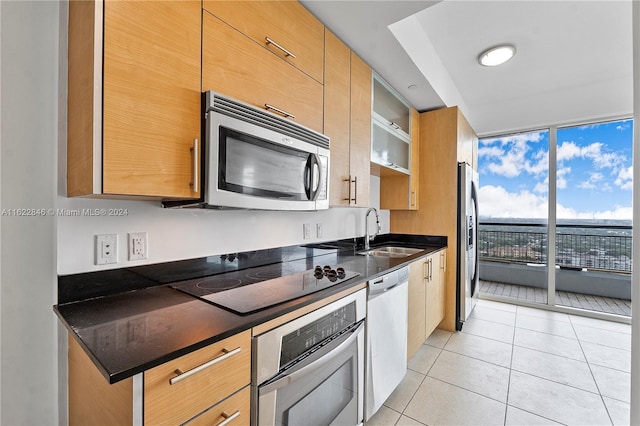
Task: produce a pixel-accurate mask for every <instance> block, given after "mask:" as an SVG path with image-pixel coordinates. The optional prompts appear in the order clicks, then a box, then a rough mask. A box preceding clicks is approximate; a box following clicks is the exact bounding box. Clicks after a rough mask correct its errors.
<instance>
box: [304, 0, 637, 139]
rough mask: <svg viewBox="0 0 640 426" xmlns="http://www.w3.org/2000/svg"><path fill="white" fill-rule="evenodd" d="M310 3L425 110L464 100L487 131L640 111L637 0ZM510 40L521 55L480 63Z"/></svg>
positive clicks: (478, 128)
mask: <svg viewBox="0 0 640 426" xmlns="http://www.w3.org/2000/svg"><path fill="white" fill-rule="evenodd" d="M301 2H302V3H303V4H304V5H305V7H307V9H309V10H310V11H311V12H312V13H313V14H314V15H316V16H317V17H318V19H320V20H321V21H322V22H323V23H324V24H325V25H326V26H327V27H328V28H329V29H330V30H331V31H333V32H334V33H335V34H336V35H337V36H338V37H340V38H341V39H342V40H343V41H344V42H345V43H346V44H348V45H349V46H350V47H351V49H352V50H354V51H355V52H356V53H358V54H359V55H360V56H361V57H362V58H363V59H364V60H365V61H366V62H368V63H369V65H371V67H372V68H374V69H375V70H376V71H378V73H379V74H381V75H382V76H383V77H384V78H385V79H386V80H387V81H388V82H389V83H390V84H391V85H392V86H393V87H395V88H396V89H397V90H398V91H399V92H400V93H401V94H402V95H403V96H404V97H405V98H406V99H407V100H408V101H409V102H410V103H411V104H412V105H414V106H415V107H416V108H417V109H418V110H420V111H425V110H429V109H434V108H439V107H442V106H445V105H446V106H452V105H458V106H459V107H460V108H461V110H462V111H463V113H464V114H465V116H466V117H467V119H468V120H469V122H470V123H471V125H472V126H473V127H474V129H475V130H476V132H477V133H478V134H480V135H488V134H496V133H503V132H509V131H515V130H529V129H536V128H539V127H541V126H545V125H550V124H568V123H575V122H582V121H590V120H598V119H607V118H616V117H621V116H629V115H631V113H632V95H633V94H632V84H633V82H632V79H633V63H632V21H631V1H630V0H603V1H575V0H572V1H569V0H562V1H560V0H556V1H539V0H538V1H527V0H511V1H485V0H466V1H465V0H445V1H442V2H437V1H349V0H342V1H323V0H302V1H301ZM500 43H510V44H513V45H515V46H516V49H517V50H518V51H517V54H516V56H515V57H514V58H513V59H512V60H511V61H509V62H507V63H506V64H504V65H502V66H499V67H495V68H487V67H483V66H481V65H479V64H478V62H477V57H478V55H479V54H480V52H481V51H483V50H485V49H486V48H489V47H492V46H495V45H497V44H500ZM415 84H417V85H418V88H415V89H409V88H408V87H409V86H410V85H415Z"/></svg>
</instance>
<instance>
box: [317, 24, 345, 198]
mask: <svg viewBox="0 0 640 426" xmlns="http://www.w3.org/2000/svg"><path fill="white" fill-rule="evenodd" d="M324 54H325V60H324V63H325V80H324V134H325V135H327V136H329V138H331V167H330V175H331V176H330V182H329V198H330V199H329V204H330V205H331V206H348V205H349V185H350V181H349V179H350V165H349V156H350V126H351V111H350V109H351V102H350V96H349V93H350V90H351V50H350V49H349V48H348V47H347V46H346V45H345V44H344V43H343V42H342V41H340V39H338V37H336V36H335V35H333V34H332V33H331V32H330V31H329V30H326V31H325V53H324Z"/></svg>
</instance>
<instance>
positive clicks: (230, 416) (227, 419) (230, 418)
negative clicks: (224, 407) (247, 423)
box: [216, 410, 240, 426]
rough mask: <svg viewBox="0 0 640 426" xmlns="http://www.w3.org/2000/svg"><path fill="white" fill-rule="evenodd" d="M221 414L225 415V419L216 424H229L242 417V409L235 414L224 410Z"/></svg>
mask: <svg viewBox="0 0 640 426" xmlns="http://www.w3.org/2000/svg"><path fill="white" fill-rule="evenodd" d="M220 415H221V416H222V417H224V420H223V421H221V422H220V423H218V424H217V425H216V426H227V425H228V424H229V423H231V422H232V421H234V420H235V419H237V418H238V417H240V410H238V411H236V412H235V413H233V414H227V413H225V412H224V411H223V412H222V414H220Z"/></svg>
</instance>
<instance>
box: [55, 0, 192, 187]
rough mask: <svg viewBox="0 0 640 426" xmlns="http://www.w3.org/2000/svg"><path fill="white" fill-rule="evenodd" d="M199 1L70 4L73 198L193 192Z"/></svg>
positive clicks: (69, 139)
mask: <svg viewBox="0 0 640 426" xmlns="http://www.w3.org/2000/svg"><path fill="white" fill-rule="evenodd" d="M201 13H202V12H201V4H200V2H199V1H163V2H137V1H106V2H89V1H71V2H70V3H69V74H68V89H69V92H68V118H67V119H68V121H67V127H68V136H67V195H68V196H81V195H83V196H92V195H106V196H111V197H113V196H120V195H124V196H144V197H154V198H169V197H180V198H197V197H199V196H200V192H199V191H194V187H193V186H192V184H193V183H194V175H196V174H198V173H199V172H200V171H199V170H196V168H197V167H196V168H194V165H195V166H197V164H199V159H198V158H197V157H196V158H194V157H193V156H194V155H197V153H198V150H197V149H196V150H193V148H194V145H196V146H199V143H200V142H199V140H200V128H201V127H200V44H201V43H200V21H201Z"/></svg>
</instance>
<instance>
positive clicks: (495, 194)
mask: <svg viewBox="0 0 640 426" xmlns="http://www.w3.org/2000/svg"><path fill="white" fill-rule="evenodd" d="M478 200H479V205H478V210H479V214H480V216H483V217H501V218H541V217H547V206H548V202H547V198H546V197H542V196H539V195H535V194H532V193H531V192H529V191H520V192H519V193H510V192H507V190H505V189H504V188H503V187H501V186H492V185H486V186H482V187H480V191H479V193H478Z"/></svg>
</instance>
